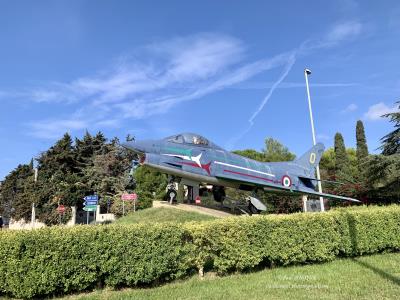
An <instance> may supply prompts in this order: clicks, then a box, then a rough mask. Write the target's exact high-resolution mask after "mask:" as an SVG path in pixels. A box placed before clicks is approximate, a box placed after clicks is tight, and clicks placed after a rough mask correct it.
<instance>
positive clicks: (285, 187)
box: [122, 133, 359, 210]
mask: <svg viewBox="0 0 400 300" xmlns="http://www.w3.org/2000/svg"><path fill="white" fill-rule="evenodd" d="M122 146H124V147H125V148H127V149H130V150H132V151H134V152H135V153H137V154H138V156H139V162H140V164H142V165H145V166H148V167H150V168H153V169H155V170H157V171H159V172H162V173H166V174H169V175H171V176H173V177H172V178H173V179H176V180H177V181H179V179H182V178H185V179H188V180H191V181H195V182H198V183H199V184H200V183H204V184H211V185H213V195H214V199H215V200H216V201H219V202H221V201H223V199H224V196H225V192H224V187H232V188H236V189H240V190H246V191H255V190H257V189H263V190H265V191H269V192H283V193H290V194H299V195H312V196H322V197H325V198H331V199H339V200H344V201H354V202H359V201H358V200H356V199H353V198H349V197H343V196H337V195H331V194H325V193H319V192H317V191H316V190H315V187H316V183H317V180H316V178H315V168H316V166H317V165H318V164H319V161H320V159H321V156H322V153H323V151H324V145H323V144H321V143H319V144H316V145H315V146H314V147H312V148H311V149H310V150H309V151H307V152H306V153H305V154H303V155H302V156H301V157H299V158H298V159H295V160H293V161H287V162H268V163H267V162H259V161H256V160H253V159H250V158H247V157H243V156H240V155H237V154H234V153H231V152H229V151H226V150H224V149H222V148H221V147H219V146H217V145H215V144H214V143H212V142H210V141H209V140H207V139H206V138H204V137H202V136H201V135H198V134H193V133H182V134H178V135H174V136H170V137H167V138H164V139H161V140H144V141H127V142H126V143H124V144H123V145H122ZM169 192H174V191H173V190H172V191H169ZM175 195H176V191H175ZM254 205H255V206H256V207H259V206H260V203H258V202H257V201H256V202H254ZM261 206H262V205H261ZM261 210H262V209H261Z"/></svg>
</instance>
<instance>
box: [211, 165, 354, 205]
mask: <svg viewBox="0 0 400 300" xmlns="http://www.w3.org/2000/svg"><path fill="white" fill-rule="evenodd" d="M230 172H231V171H229V172H224V173H223V174H221V173H220V172H218V173H219V174H216V175H215V177H217V178H219V179H222V180H225V181H235V182H236V183H239V184H243V185H255V186H258V187H262V188H265V189H267V190H268V189H270V190H277V191H282V192H287V193H295V194H300V195H304V194H306V195H313V196H318V197H324V198H330V199H337V200H342V201H352V202H357V203H359V202H361V201H360V200H357V199H354V198H350V197H344V196H337V195H332V194H325V193H319V192H317V191H314V190H312V189H310V188H304V189H297V188H295V187H285V186H283V185H282V184H281V183H280V181H278V180H274V179H270V178H266V177H265V176H254V175H250V174H240V175H239V174H235V173H234V172H232V173H230ZM243 177H245V179H244V178H243Z"/></svg>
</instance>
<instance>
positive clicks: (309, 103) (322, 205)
mask: <svg viewBox="0 0 400 300" xmlns="http://www.w3.org/2000/svg"><path fill="white" fill-rule="evenodd" d="M308 75H311V71H310V70H309V69H304V77H305V78H306V87H307V97H308V109H309V111H310V121H311V131H312V138H313V144H314V146H315V144H316V143H317V142H316V140H315V130H314V119H313V113H312V108H311V97H310V88H309V86H308ZM317 180H318V181H317V182H318V192H320V193H322V186H321V176H320V173H319V164H318V165H317ZM319 201H320V205H321V211H325V206H324V198H322V197H319Z"/></svg>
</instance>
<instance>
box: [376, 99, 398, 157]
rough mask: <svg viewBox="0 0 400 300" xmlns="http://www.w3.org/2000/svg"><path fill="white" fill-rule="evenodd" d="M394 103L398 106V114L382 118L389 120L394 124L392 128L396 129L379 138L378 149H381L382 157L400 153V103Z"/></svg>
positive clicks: (386, 115) (394, 113) (390, 114)
mask: <svg viewBox="0 0 400 300" xmlns="http://www.w3.org/2000/svg"><path fill="white" fill-rule="evenodd" d="M396 103H398V104H399V111H398V112H393V113H389V114H385V115H383V116H382V117H385V118H389V119H390V122H392V123H394V127H395V128H396V129H395V130H393V131H392V132H390V133H389V134H387V135H385V136H384V137H383V138H381V141H382V146H381V147H380V149H382V154H383V155H392V154H396V153H400V101H398V102H396Z"/></svg>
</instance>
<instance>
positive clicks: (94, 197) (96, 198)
mask: <svg viewBox="0 0 400 300" xmlns="http://www.w3.org/2000/svg"><path fill="white" fill-rule="evenodd" d="M83 199H84V200H95V201H97V200H99V196H98V195H90V196H85V197H84V198H83Z"/></svg>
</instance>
